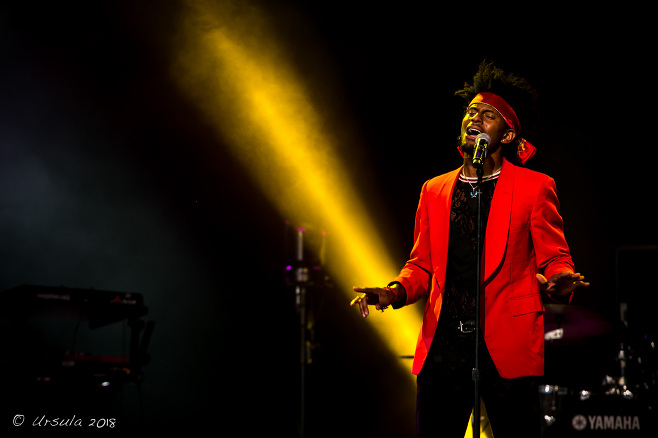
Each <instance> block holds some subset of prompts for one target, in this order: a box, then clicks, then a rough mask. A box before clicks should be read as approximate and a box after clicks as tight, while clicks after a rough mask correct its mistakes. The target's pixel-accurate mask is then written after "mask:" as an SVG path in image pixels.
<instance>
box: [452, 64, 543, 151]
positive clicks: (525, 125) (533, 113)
mask: <svg viewBox="0 0 658 438" xmlns="http://www.w3.org/2000/svg"><path fill="white" fill-rule="evenodd" d="M483 91H489V92H491V93H494V94H497V95H498V96H500V97H502V98H503V99H505V100H506V101H507V103H509V104H510V106H511V107H512V108H514V112H515V113H516V115H517V117H518V118H519V121H520V122H521V129H522V130H523V132H524V135H527V133H528V132H529V131H531V130H532V128H533V127H534V124H535V122H536V118H537V108H536V103H537V98H538V95H537V91H536V90H535V89H534V88H533V87H532V85H530V83H529V82H528V81H527V80H526V79H525V78H522V77H519V76H516V75H514V74H511V73H505V72H504V71H503V70H501V69H500V68H498V67H496V66H495V65H494V64H493V62H487V61H486V60H485V61H482V63H481V64H480V67H479V69H478V71H477V73H475V76H473V82H472V83H471V84H469V83H468V82H465V83H464V88H462V89H461V90H458V91H456V92H455V96H458V97H461V98H463V99H465V101H466V102H465V103H464V110H465V109H466V105H468V104H469V103H470V101H471V100H473V98H474V97H475V96H476V95H477V94H478V93H481V92H483ZM520 138H521V133H520V132H517V133H516V139H515V141H513V142H511V143H509V145H510V146H511V147H506V150H505V157H506V158H508V159H510V158H512V159H514V160H516V148H517V146H518V143H517V141H518V140H519V139H520Z"/></svg>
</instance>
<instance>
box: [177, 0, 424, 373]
mask: <svg viewBox="0 0 658 438" xmlns="http://www.w3.org/2000/svg"><path fill="white" fill-rule="evenodd" d="M180 41H181V42H182V45H181V46H180V48H179V50H178V56H177V62H176V64H175V68H174V69H173V71H174V74H175V76H176V78H177V79H178V81H179V83H180V86H181V88H182V90H183V91H184V92H185V94H187V95H188V96H189V97H190V99H191V100H192V101H193V102H194V103H195V104H196V105H197V106H198V107H199V108H200V109H201V110H202V111H203V113H204V114H206V115H207V117H208V120H209V121H210V123H211V124H212V126H214V127H215V128H216V129H217V133H218V136H220V137H221V138H222V140H223V141H224V142H225V143H227V145H228V147H230V149H231V151H232V153H233V154H234V155H235V156H236V157H237V158H238V159H239V160H240V161H241V162H242V164H243V165H244V167H245V169H246V170H247V171H248V172H249V173H250V174H251V177H252V178H253V179H254V180H255V181H256V182H257V183H258V184H259V186H260V188H261V189H262V190H263V191H264V193H266V195H267V196H268V198H269V199H271V200H272V201H273V202H274V204H275V205H276V207H277V208H278V210H279V211H280V213H281V215H282V216H283V217H285V218H288V219H289V220H291V222H297V223H310V224H314V225H316V226H317V227H320V228H322V229H324V230H326V231H327V239H329V240H330V241H332V243H333V245H332V246H333V247H334V248H336V251H337V255H336V259H337V260H333V261H332V263H331V266H332V272H331V275H332V278H333V279H334V281H335V282H336V284H337V285H338V286H339V287H340V289H342V290H343V291H344V292H345V303H346V306H347V305H348V303H349V301H350V299H351V297H352V296H353V292H352V290H351V288H352V286H355V285H382V284H386V283H387V282H388V281H390V279H391V278H392V277H393V276H394V275H396V274H397V272H398V269H399V267H397V266H395V264H394V263H393V262H392V260H391V257H390V255H389V253H388V251H387V248H386V246H385V245H384V243H383V242H382V239H381V238H380V236H379V235H378V233H377V232H376V231H375V230H376V229H377V226H376V224H375V223H374V221H373V220H372V219H371V218H370V217H368V211H366V209H365V208H364V203H362V200H361V198H360V196H359V194H358V193H357V192H356V191H355V190H354V188H353V186H354V185H353V184H352V183H350V181H351V177H350V175H349V174H348V172H346V170H345V169H348V167H347V166H346V165H345V164H344V163H342V162H341V159H340V157H339V156H338V154H337V152H336V149H337V148H336V144H335V140H334V139H333V136H332V135H331V133H328V132H326V130H325V129H324V126H325V125H326V121H325V120H324V118H323V111H324V110H326V109H323V108H317V107H316V106H315V105H314V104H313V103H312V101H311V100H310V97H309V96H308V95H307V93H306V92H305V88H304V82H303V81H302V80H301V79H300V78H299V77H297V76H296V74H295V72H294V71H293V69H292V68H291V66H290V63H289V62H287V59H286V55H285V54H286V48H285V47H283V46H282V45H280V44H277V42H276V41H277V38H276V33H275V32H273V31H272V30H271V29H270V23H268V21H267V20H266V19H265V17H264V15H263V14H262V13H261V12H259V11H258V10H257V9H255V8H253V7H252V6H248V7H245V6H236V3H233V2H214V3H209V2H194V3H190V5H189V8H188V10H187V14H186V15H185V16H184V20H183V25H182V32H181V34H180ZM245 201H246V202H248V200H245ZM414 310H415V309H411V310H408V309H402V310H398V311H393V312H386V313H385V314H383V315H381V314H377V313H375V314H373V315H371V317H370V318H368V321H369V323H371V324H373V326H374V327H375V328H376V330H377V332H378V333H379V334H380V335H381V338H382V339H383V340H384V341H385V342H386V344H387V345H388V346H389V347H390V349H391V351H392V352H393V354H395V355H396V356H400V355H408V354H410V353H411V352H412V351H413V348H414V347H415V343H416V338H417V334H418V329H419V327H420V316H419V313H418V312H417V311H414ZM355 312H356V310H355ZM401 363H402V364H403V365H404V366H405V367H406V368H407V369H408V368H410V363H409V361H408V360H407V361H401Z"/></svg>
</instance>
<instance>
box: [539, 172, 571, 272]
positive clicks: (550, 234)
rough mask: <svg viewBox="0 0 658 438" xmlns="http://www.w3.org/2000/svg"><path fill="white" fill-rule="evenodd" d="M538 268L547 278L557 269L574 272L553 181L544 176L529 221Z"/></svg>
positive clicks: (558, 270) (557, 270)
mask: <svg viewBox="0 0 658 438" xmlns="http://www.w3.org/2000/svg"><path fill="white" fill-rule="evenodd" d="M530 232H531V235H532V243H533V246H534V248H535V255H536V256H537V267H538V269H539V271H540V272H543V275H544V276H545V277H546V278H549V277H551V276H552V275H554V274H557V273H559V272H574V269H575V268H574V264H573V261H572V260H571V255H570V253H569V246H568V245H567V242H566V239H565V237H564V228H563V222H562V216H560V204H559V201H558V198H557V190H556V186H555V181H554V180H553V179H552V178H546V179H545V180H544V181H543V183H542V185H541V187H540V190H539V195H538V196H537V198H536V200H535V204H534V206H533V209H532V216H531V221H530Z"/></svg>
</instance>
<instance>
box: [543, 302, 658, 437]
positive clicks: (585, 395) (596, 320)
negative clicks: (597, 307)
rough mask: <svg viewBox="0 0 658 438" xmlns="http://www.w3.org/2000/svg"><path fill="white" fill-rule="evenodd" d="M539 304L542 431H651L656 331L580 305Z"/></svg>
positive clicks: (581, 433) (657, 359)
mask: <svg viewBox="0 0 658 438" xmlns="http://www.w3.org/2000/svg"><path fill="white" fill-rule="evenodd" d="M545 307H546V311H545V314H544V328H545V335H544V339H545V345H546V351H545V357H546V374H545V376H544V378H543V381H542V383H541V384H540V385H539V397H540V401H541V411H542V416H543V422H542V433H543V436H544V437H546V438H550V437H560V438H566V437H571V436H578V437H590V436H596V437H599V436H600V437H608V436H609V437H617V436H624V437H627V436H628V437H633V436H637V437H657V436H658V428H657V427H656V423H658V421H657V420H656V418H658V415H657V414H658V412H657V410H658V403H657V401H658V397H657V395H658V394H657V392H656V381H657V379H658V369H657V365H658V355H657V354H656V345H655V344H656V339H655V333H651V330H641V331H640V330H633V329H629V328H628V326H627V324H625V323H624V322H620V323H619V324H618V325H613V324H611V323H609V322H608V321H607V319H606V318H604V317H602V316H601V315H600V314H598V313H597V312H595V311H592V310H590V309H588V308H585V307H579V306H574V305H561V304H547V305H546V306H545Z"/></svg>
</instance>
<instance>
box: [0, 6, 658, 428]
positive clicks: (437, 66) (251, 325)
mask: <svg viewBox="0 0 658 438" xmlns="http://www.w3.org/2000/svg"><path fill="white" fill-rule="evenodd" d="M251 3H253V4H257V5H259V6H260V7H262V8H264V10H266V11H268V14H269V15H270V16H271V18H272V19H273V20H275V23H278V25H277V27H278V29H279V30H280V32H281V35H282V37H283V38H284V39H285V40H286V41H288V42H289V45H290V47H293V48H294V50H293V53H295V58H294V59H295V61H296V63H297V65H296V67H297V68H298V69H299V71H301V72H302V75H304V76H305V77H306V78H307V80H308V81H309V82H310V83H312V84H313V85H314V87H315V90H316V91H315V92H316V93H317V96H315V97H316V98H317V99H318V104H319V105H322V100H321V98H322V87H323V82H324V81H325V80H328V78H327V77H326V75H328V74H329V73H327V71H326V70H322V69H321V68H319V67H318V65H316V64H314V62H313V60H314V59H316V58H317V57H318V56H319V55H318V54H321V55H322V59H324V60H325V62H329V64H330V65H331V70H330V75H331V78H330V80H331V81H332V83H338V84H340V85H339V86H340V90H341V94H340V99H341V102H342V103H341V105H343V106H344V107H345V108H349V114H350V119H349V120H344V121H342V122H344V124H345V125H346V126H349V127H350V129H351V130H353V131H354V132H356V134H355V137H357V138H359V141H358V143H357V144H355V145H353V146H351V147H353V148H356V149H358V157H360V158H359V159H358V160H357V161H356V162H355V163H354V166H355V167H354V168H355V169H357V168H358V169H360V171H363V172H364V174H365V175H367V179H368V181H367V183H365V186H366V187H367V188H369V189H371V190H376V191H377V192H378V193H379V194H382V196H383V197H384V201H385V203H386V204H387V205H391V206H394V208H395V213H396V214H394V215H387V216H386V219H385V221H386V224H385V225H384V227H386V229H387V230H390V235H389V236H387V238H388V239H389V240H390V242H391V248H392V249H393V250H394V251H395V253H394V256H395V257H396V260H397V261H399V263H403V262H404V261H405V259H406V255H407V254H408V251H409V249H410V247H411V236H412V228H413V218H414V214H415V208H416V205H417V201H418V194H419V192H420V187H421V185H422V183H423V182H424V181H425V180H427V179H429V178H430V177H432V176H435V175H438V174H440V173H442V172H445V171H447V170H450V169H453V168H455V167H456V166H458V165H459V157H458V155H457V152H456V149H455V147H456V142H455V139H456V137H457V135H458V132H459V131H458V129H459V125H458V122H459V120H460V118H461V114H460V113H459V110H458V107H457V105H456V103H457V102H456V100H455V99H454V97H453V93H454V91H455V90H456V89H458V88H460V87H461V86H462V84H463V82H464V81H465V80H470V78H471V77H472V75H473V74H474V72H475V71H476V70H477V66H478V64H479V63H480V62H481V61H482V59H484V58H487V59H490V60H493V61H495V62H496V64H497V65H498V66H500V67H502V68H503V69H506V70H508V71H512V72H515V73H517V74H520V75H524V76H526V77H527V78H528V79H530V80H531V82H533V83H534V84H535V85H536V86H537V88H538V89H539V91H540V94H541V96H542V101H541V104H542V106H541V109H542V122H541V124H540V125H539V127H538V129H537V131H536V132H535V133H534V136H533V137H532V138H530V140H531V141H532V143H534V144H535V145H536V146H537V147H538V149H539V152H538V155H537V156H536V157H535V158H533V159H532V160H531V161H530V162H529V163H528V167H530V168H532V169H536V170H539V171H541V172H545V173H548V174H550V175H551V176H553V177H554V178H555V179H556V182H557V187H558V195H559V198H560V201H561V209H562V210H561V211H562V214H563V216H564V218H565V232H566V236H567V240H568V241H569V244H570V247H571V251H572V255H573V258H574V261H575V263H576V266H577V269H578V270H579V271H580V272H582V273H583V274H584V275H586V277H587V279H588V280H589V281H590V282H591V283H592V285H591V286H590V288H589V289H587V290H584V291H582V292H579V293H578V294H577V295H576V297H575V298H574V301H573V304H574V305H576V306H582V307H584V308H587V309H589V310H592V311H594V312H596V313H597V314H599V315H601V316H602V317H603V318H605V319H606V320H607V321H609V323H610V324H611V325H612V326H613V327H616V326H617V323H618V321H619V311H618V306H617V301H618V298H619V296H620V294H621V296H622V297H623V298H624V299H625V300H627V301H629V303H630V312H631V313H629V318H630V319H631V327H634V328H636V329H637V332H633V334H632V335H630V336H631V337H632V342H635V344H636V346H637V348H643V347H644V338H643V336H644V335H645V334H647V336H648V337H651V335H652V334H653V332H654V331H655V322H652V321H651V320H650V318H651V316H650V312H649V310H650V309H651V308H652V307H653V306H654V305H655V304H656V298H655V292H656V287H655V285H654V283H653V282H651V281H650V279H651V276H650V273H651V272H652V270H653V269H655V266H656V264H655V261H656V251H655V249H652V248H651V247H650V246H651V245H658V238H657V233H656V231H655V225H654V223H655V219H654V215H655V208H654V199H655V189H654V187H655V182H654V179H655V178H654V177H653V175H654V166H655V156H656V153H655V147H654V146H653V145H652V135H653V131H654V130H655V127H656V121H655V116H656V114H655V111H654V110H653V108H654V107H655V99H654V97H655V86H653V71H652V68H651V57H652V56H653V49H654V46H653V42H652V41H651V39H650V38H649V35H648V31H646V30H645V29H648V27H647V26H644V25H643V19H642V17H641V13H640V12H627V11H624V10H618V9H616V10H609V11H606V10H602V11H597V12H596V13H595V14H594V13H576V12H575V11H574V10H572V9H569V8H561V7H555V6H551V7H550V8H549V7H543V6H541V5H539V6H536V5H533V8H532V14H530V13H524V12H523V11H514V12H513V13H511V12H509V11H507V12H506V11H498V12H497V13H495V14H492V13H490V12H489V11H484V10H474V8H468V9H466V8H463V7H462V6H460V5H456V7H458V8H459V9H456V10H453V9H454V8H455V6H451V5H449V4H447V5H445V6H442V7H440V6H425V5H419V4H410V5H402V6H394V5H392V4H391V5H390V6H384V5H382V4H381V3H379V2H357V4H355V2H344V1H332V2H327V1H314V2H302V1H295V0H287V1H278V2H260V1H257V2H251ZM183 8H184V4H183V3H179V2H175V1H171V2H128V1H96V2H87V3H63V4H62V3H51V2H34V3H22V4H21V5H20V6H16V5H15V6H3V7H2V10H1V11H0V54H1V56H2V62H1V64H0V65H1V66H2V67H1V73H0V74H1V77H0V102H2V103H1V105H0V184H1V185H0V187H2V189H1V191H0V290H7V289H11V288H13V287H16V286H19V285H22V284H36V285H44V286H55V287H59V286H64V287H67V288H84V289H88V288H93V289H98V290H109V291H120V292H134V293H140V294H143V296H144V299H145V303H146V305H147V307H148V314H147V315H146V316H145V318H144V319H145V320H150V321H154V322H155V329H154V332H153V337H152V339H151V343H150V345H149V353H150V355H151V361H150V363H149V364H147V365H146V366H145V368H144V377H145V379H144V382H143V383H142V384H141V391H142V397H143V398H142V399H141V403H140V402H139V400H140V399H139V398H138V397H137V394H138V392H137V387H136V385H135V384H132V383H131V384H127V385H126V387H125V389H124V392H123V396H124V398H123V399H122V402H121V403H119V408H120V413H119V414H118V415H120V417H119V418H120V420H121V421H122V426H125V427H128V426H142V427H145V428H146V429H149V430H164V429H167V428H173V427H181V428H186V429H201V428H205V427H210V430H211V431H212V430H213V429H214V430H218V431H223V430H232V429H233V428H235V427H237V428H239V429H240V431H241V433H239V434H238V435H240V436H252V435H256V434H261V435H264V434H267V433H272V434H274V433H277V434H283V435H286V436H295V435H296V433H297V432H296V431H297V417H298V411H299V408H298V406H297V404H298V394H299V388H298V387H299V380H300V379H299V366H298V354H299V352H298V338H297V329H298V318H297V314H296V311H295V310H296V309H295V306H294V294H293V293H292V291H291V289H290V288H288V287H286V286H285V284H284V282H283V272H282V269H283V266H284V264H285V250H284V245H283V239H284V225H283V223H284V219H285V218H281V217H280V216H279V215H278V213H277V212H276V210H275V209H274V208H273V206H272V204H270V202H269V201H268V200H267V199H266V198H265V197H264V195H262V194H261V193H260V192H259V191H258V188H257V187H256V186H255V185H254V183H253V182H252V181H251V180H250V179H249V176H248V174H247V173H246V172H244V171H243V170H242V169H241V167H240V165H239V164H238V163H237V162H235V161H234V158H233V157H232V156H231V155H230V154H229V153H228V150H227V148H226V147H225V146H224V145H222V144H221V142H220V141H218V140H217V136H216V135H215V134H214V133H213V132H212V129H211V127H210V126H208V125H207V124H205V123H204V121H203V120H204V119H203V117H202V115H201V114H199V113H198V112H197V109H195V108H194V107H193V106H192V105H190V103H189V102H188V101H187V100H186V99H185V98H184V96H182V95H180V94H179V91H178V88H177V85H176V84H175V83H174V82H173V81H172V79H171V76H170V75H169V69H170V66H171V59H172V56H173V53H174V50H175V43H176V42H175V38H174V36H175V29H176V27H177V26H178V24H179V23H178V20H179V19H180V16H181V11H182V9H183ZM326 60H328V61H326ZM342 122H341V121H340V120H338V121H335V120H334V123H335V127H336V129H340V127H341V124H342ZM209 150H212V151H213V152H212V154H210V153H208V151H209ZM391 173H394V174H395V178H390V175H391ZM236 188H239V189H238V190H236ZM618 259H619V260H621V262H620V263H617V262H616V261H617V260H618ZM322 298H323V299H322V310H321V311H320V312H319V314H318V327H317V336H318V338H319V341H320V343H321V346H322V348H321V349H319V350H318V352H317V356H316V362H315V363H314V364H313V367H312V370H311V371H310V374H309V375H308V377H309V379H308V382H307V387H308V394H309V395H308V401H309V403H308V408H307V413H308V415H309V420H308V429H309V435H310V434H311V432H313V434H314V435H318V436H332V435H335V434H338V433H340V434H341V435H347V436H351V435H354V436H356V435H359V436H409V435H411V434H412V433H413V398H409V393H408V389H407V388H404V387H399V386H398V385H396V384H395V383H394V382H396V381H399V380H400V381H401V380H405V379H404V376H400V375H398V374H397V373H398V371H390V370H394V369H396V367H394V366H388V365H392V364H393V363H394V361H395V358H394V357H391V356H390V353H387V352H386V351H385V350H384V349H383V347H379V346H377V345H376V344H375V345H373V344H368V343H366V342H364V340H365V339H368V338H369V335H372V334H371V333H369V332H368V329H367V326H365V325H364V324H363V321H361V319H360V318H359V317H358V315H356V313H355V312H352V311H350V309H349V308H348V307H347V306H346V305H345V294H344V293H343V292H341V291H336V290H333V289H329V290H326V291H324V292H323V293H322ZM116 330H117V332H116V334H112V333H109V334H108V333H104V334H102V335H100V336H102V338H101V340H100V341H98V342H100V343H107V344H108V345H114V344H113V342H114V341H113V338H112V337H113V336H117V337H119V338H122V339H123V338H124V337H125V332H124V331H122V330H123V329H122V328H121V327H120V328H118V329H116ZM88 335H89V336H90V337H93V336H96V335H97V334H95V333H92V332H90V333H89V334H88ZM625 336H629V335H628V333H626V332H624V331H617V330H614V331H613V334H612V335H609V336H607V337H606V338H605V340H604V341H601V340H596V341H595V342H591V343H588V344H587V345H585V346H584V347H585V348H583V346H579V347H578V348H576V349H573V348H571V347H565V348H563V349H558V350H559V351H556V352H555V353H554V354H553V353H551V350H550V349H549V350H548V352H547V379H548V380H551V379H552V381H554V382H558V381H560V382H561V381H568V382H569V384H570V385H571V386H572V387H576V386H593V385H594V386H595V385H596V384H597V383H592V382H593V381H596V382H598V377H599V376H601V375H603V374H605V372H606V371H607V367H608V366H610V363H612V366H615V363H616V362H615V360H614V359H615V356H614V355H615V354H616V353H615V351H614V350H615V348H616V345H617V342H618V341H619V339H620V338H623V339H625V338H624V337H625ZM640 338H641V340H639V339H640ZM3 339H4V338H3ZM92 345H94V344H92ZM98 345H99V344H95V345H94V348H98ZM90 348H92V347H90ZM113 348H115V347H114V346H112V347H107V349H108V351H107V354H117V353H116V352H115V351H112V349H113ZM412 348H413V346H410V352H411V349H412ZM576 351H577V352H578V353H576ZM410 352H409V353H410ZM583 352H587V353H586V354H585V353H583ZM592 352H596V353H597V356H596V359H593V358H594V357H595V356H592V355H591V354H590V353H592ZM5 353H6V350H5ZM404 354H407V352H405V353H404ZM6 357H10V358H12V357H14V356H12V355H11V354H7V356H6ZM14 358H15V357H14ZM557 358H559V359H560V360H557ZM7 374H8V373H5V376H4V377H5V378H6V379H8V380H15V379H14V377H13V376H11V375H7ZM592 376H595V377H594V378H593V379H592ZM586 377H589V378H590V379H592V380H588V381H585V380H580V379H581V378H582V379H585V378H586ZM585 382H586V383H585ZM7 400H9V401H8V402H7V404H8V406H7V407H6V409H5V410H6V412H2V418H1V421H3V422H4V423H3V425H4V424H9V422H10V421H11V418H13V416H14V415H15V414H17V412H14V410H13V407H12V406H11V398H8V399H6V401H7ZM140 407H141V408H142V409H143V412H142V414H141V415H140V414H139V412H140V410H139V408H140ZM108 412H109V411H108ZM112 412H113V413H114V411H112ZM12 430H13V431H15V430H16V429H12Z"/></svg>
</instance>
